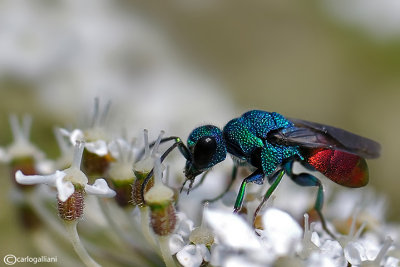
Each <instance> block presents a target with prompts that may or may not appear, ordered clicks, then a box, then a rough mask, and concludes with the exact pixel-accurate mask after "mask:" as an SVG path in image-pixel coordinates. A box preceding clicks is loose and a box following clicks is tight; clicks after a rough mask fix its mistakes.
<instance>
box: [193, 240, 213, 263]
mask: <svg viewBox="0 0 400 267" xmlns="http://www.w3.org/2000/svg"><path fill="white" fill-rule="evenodd" d="M196 249H197V251H199V252H200V254H201V256H202V257H203V260H204V261H206V262H209V261H210V258H211V254H210V251H209V250H208V248H207V247H206V245H204V244H199V245H196Z"/></svg>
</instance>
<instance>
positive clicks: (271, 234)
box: [260, 208, 302, 255]
mask: <svg viewBox="0 0 400 267" xmlns="http://www.w3.org/2000/svg"><path fill="white" fill-rule="evenodd" d="M262 221H263V226H264V230H262V231H260V232H261V235H262V236H263V238H265V239H266V240H267V242H268V243H269V244H271V246H272V247H273V249H274V251H275V252H276V254H277V255H286V254H290V251H292V252H294V251H295V248H296V246H297V245H298V244H299V242H300V240H301V237H302V229H301V227H300V225H299V224H298V223H297V222H296V221H295V220H294V219H293V218H292V217H291V216H290V215H289V214H288V213H286V212H284V211H281V210H278V209H275V208H269V209H267V210H266V212H265V213H264V214H263V216H262Z"/></svg>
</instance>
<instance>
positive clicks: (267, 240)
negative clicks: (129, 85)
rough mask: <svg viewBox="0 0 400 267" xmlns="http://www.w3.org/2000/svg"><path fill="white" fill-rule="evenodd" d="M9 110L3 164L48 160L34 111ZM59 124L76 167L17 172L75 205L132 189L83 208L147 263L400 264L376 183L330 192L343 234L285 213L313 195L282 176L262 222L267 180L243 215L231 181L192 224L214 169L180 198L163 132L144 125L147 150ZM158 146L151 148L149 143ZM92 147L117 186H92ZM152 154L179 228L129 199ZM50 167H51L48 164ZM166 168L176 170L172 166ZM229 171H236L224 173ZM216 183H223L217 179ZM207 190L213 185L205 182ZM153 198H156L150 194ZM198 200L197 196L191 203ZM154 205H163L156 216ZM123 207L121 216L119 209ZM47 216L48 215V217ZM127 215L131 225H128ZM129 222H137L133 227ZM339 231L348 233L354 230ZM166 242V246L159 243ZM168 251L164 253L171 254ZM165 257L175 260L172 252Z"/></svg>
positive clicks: (332, 223) (330, 211) (101, 182)
mask: <svg viewBox="0 0 400 267" xmlns="http://www.w3.org/2000/svg"><path fill="white" fill-rule="evenodd" d="M95 117H96V116H95ZM11 118H12V119H11V125H12V128H13V133H14V143H13V144H12V145H10V146H9V147H8V148H4V149H2V151H3V152H2V156H3V158H2V159H3V162H6V163H8V164H11V165H12V164H15V162H18V160H19V159H26V158H32V159H33V160H32V164H33V162H36V163H40V161H48V160H45V159H44V154H43V153H41V152H38V151H39V150H38V149H37V148H35V149H33V148H34V147H35V146H34V145H33V144H31V143H30V141H29V129H30V119H29V118H28V117H27V118H26V119H24V122H23V124H22V126H21V125H19V123H18V120H17V119H16V117H15V116H12V117H11ZM92 126H93V125H92ZM103 127H104V126H103V125H99V124H96V126H95V128H96V132H97V133H99V132H103V130H102V128H103ZM57 132H58V134H57V136H58V140H59V144H60V146H61V151H63V154H62V155H61V157H66V155H70V157H66V158H68V159H69V164H67V166H69V167H66V168H64V169H60V170H53V174H47V175H41V174H40V171H37V174H34V175H32V174H31V173H30V174H31V175H25V174H24V170H23V168H22V170H16V173H15V179H16V181H17V182H18V183H20V184H25V185H33V184H39V183H43V184H47V185H50V186H52V187H55V188H56V189H57V196H58V200H59V201H61V202H65V203H75V202H74V201H76V200H70V199H71V198H72V197H73V198H76V196H75V195H74V194H75V192H76V190H78V189H79V188H83V189H84V192H85V193H86V194H93V195H99V196H102V197H106V198H113V197H115V196H116V194H117V196H116V200H117V198H118V194H124V193H123V192H124V191H123V190H122V191H121V188H125V189H124V190H126V189H127V190H128V195H126V194H125V195H124V197H126V198H128V200H127V201H125V202H124V204H123V205H120V206H118V205H116V204H115V203H114V204H111V203H109V204H105V203H104V202H102V201H101V202H100V206H101V208H100V209H99V208H98V207H97V208H96V207H95V206H92V203H90V201H88V202H87V205H90V208H89V209H86V210H87V211H86V212H88V216H87V217H86V218H91V217H92V216H93V213H96V214H97V215H96V216H98V215H99V214H103V216H105V217H106V218H107V220H106V222H103V223H102V226H101V225H98V224H93V225H92V226H91V228H92V230H93V229H95V228H96V227H101V229H108V230H109V231H112V232H113V231H115V232H116V233H118V236H119V237H120V242H122V243H127V244H129V246H131V247H133V249H134V251H136V254H133V257H139V258H140V259H141V261H140V262H141V264H144V265H147V264H148V265H151V264H154V263H155V262H158V261H159V260H160V259H161V258H162V260H163V261H164V263H165V264H166V265H167V266H174V265H175V264H176V265H181V266H185V267H200V266H205V265H209V266H224V267H225V266H242V265H246V266H255V267H256V266H315V267H316V266H347V265H348V264H351V265H352V266H385V267H395V266H398V265H399V263H400V256H399V255H400V249H399V244H398V241H399V237H400V226H399V225H390V224H387V223H385V218H384V209H385V208H384V207H385V202H384V201H383V200H382V198H380V197H377V196H376V195H375V194H373V193H371V192H370V191H364V192H362V191H353V190H342V191H340V192H339V193H337V194H336V195H335V196H334V197H331V199H332V200H331V201H330V202H329V203H327V204H326V215H327V219H328V227H329V228H330V229H335V230H334V231H333V232H334V234H335V235H336V236H337V240H334V239H332V238H331V237H330V236H329V235H328V234H327V233H326V232H324V230H323V229H322V226H321V224H320V223H319V222H312V223H311V224H310V223H309V220H310V218H309V215H308V214H307V213H306V214H305V215H304V226H303V227H301V223H299V220H296V219H294V218H295V217H296V215H293V214H292V215H291V214H290V213H288V212H285V211H283V209H285V210H288V211H294V210H296V209H297V210H298V209H300V210H304V209H306V206H307V205H309V203H312V201H313V199H312V198H310V197H308V195H307V194H303V195H302V194H300V195H296V193H294V192H293V193H291V192H292V191H290V190H293V189H291V187H290V186H289V187H288V188H285V187H287V185H285V183H283V185H282V186H283V187H284V188H281V189H283V190H278V191H277V192H276V194H278V195H279V194H280V193H282V194H287V199H286V201H284V202H282V203H283V205H282V203H279V201H278V200H276V201H275V196H273V197H272V198H271V199H270V200H269V202H267V207H266V209H264V211H262V213H261V216H260V223H259V225H258V226H257V227H256V229H255V228H254V227H253V226H252V213H253V212H254V210H255V207H256V206H257V205H258V203H259V201H260V199H261V195H262V194H260V191H259V190H254V188H258V189H259V188H262V187H260V186H258V187H256V186H254V187H253V188H251V187H250V188H249V190H248V192H247V197H246V200H245V202H246V205H245V211H244V213H241V214H234V213H232V205H233V204H232V202H233V200H232V194H233V196H234V194H235V193H236V191H235V190H236V189H235V187H233V189H232V191H229V192H228V193H226V194H225V196H224V197H223V198H222V199H220V200H218V201H217V202H214V203H210V208H205V209H204V211H203V219H202V223H201V225H200V226H199V227H194V225H195V223H194V222H193V221H195V220H196V219H197V217H198V215H197V214H196V213H193V210H196V209H195V208H194V206H193V205H197V206H201V202H202V200H204V199H205V198H207V197H205V196H204V195H203V196H202V194H196V193H195V192H196V191H197V189H199V191H201V189H202V188H203V189H204V188H206V187H207V186H208V185H209V184H208V182H207V181H208V180H211V181H215V180H216V181H221V182H222V180H221V177H220V173H218V172H217V171H216V172H215V173H213V172H212V173H210V174H209V176H211V177H207V178H206V181H205V182H204V184H202V185H200V186H199V188H196V190H194V191H193V193H194V194H192V193H191V194H190V195H188V196H187V195H186V194H182V195H181V196H174V194H175V193H174V192H176V191H177V188H171V189H169V188H167V187H165V186H164V185H162V183H163V182H162V177H163V173H164V175H165V174H166V172H168V168H164V167H163V166H162V165H160V161H159V157H160V154H158V153H159V152H158V151H159V150H160V148H159V146H160V141H161V139H162V136H163V134H164V133H163V132H161V134H160V135H159V137H158V139H157V140H156V141H155V142H154V143H153V145H151V144H150V143H149V141H148V136H147V131H145V135H144V136H145V146H144V149H138V148H137V146H136V145H135V143H136V142H135V138H134V139H133V141H132V142H128V141H126V140H125V139H123V138H118V139H115V140H112V141H107V139H106V137H105V135H104V134H97V135H96V134H93V132H94V131H93V129H92V128H90V127H89V128H88V129H85V130H80V129H75V130H72V131H67V130H64V129H61V130H58V131H57ZM88 133H89V134H88ZM103 138H104V139H103ZM85 140H87V142H85ZM151 146H153V150H152V151H151ZM15 147H18V148H19V150H18V151H19V152H18V153H16V152H15V151H16V149H15ZM71 150H73V153H72V156H71V154H70V153H67V152H70V151H71ZM84 150H86V152H84ZM39 155H40V156H39ZM88 155H95V156H96V157H97V158H96V157H95V159H97V160H98V159H100V163H101V164H104V162H105V161H104V160H105V159H108V160H109V162H108V163H109V166H108V168H105V169H104V170H105V171H104V173H103V174H102V175H104V176H105V177H106V178H107V179H108V183H112V185H113V187H114V190H115V191H114V190H113V189H110V187H109V186H108V184H107V182H106V180H105V179H103V178H101V179H96V180H94V182H93V184H89V180H90V178H88V173H85V172H86V171H87V170H88V169H81V165H82V166H83V165H84V164H83V162H84V161H85V159H84V157H88ZM154 159H155V160H156V163H157V162H158V165H156V168H155V177H156V185H155V186H154V187H152V189H150V190H149V193H151V194H152V195H154V194H156V195H157V193H154V192H153V191H156V190H158V189H156V188H163V190H164V191H165V190H168V192H169V193H168V201H175V206H176V209H177V211H176V214H175V215H174V214H173V213H174V212H175V210H174V209H168V210H167V211H166V212H165V213H163V214H162V216H164V217H163V218H164V219H162V220H161V222H162V221H164V220H168V221H169V224H168V225H169V226H172V227H173V229H163V227H165V225H157V224H155V222H156V221H157V216H158V215H157V212H158V211H159V210H158V208H156V209H151V211H149V210H148V209H146V207H140V214H138V213H137V211H136V209H135V208H134V206H133V204H132V197H135V193H134V191H133V192H131V190H132V188H135V183H136V182H138V180H139V178H137V177H135V174H134V170H136V171H137V172H138V173H148V172H149V171H150V170H151V169H152V168H153V166H154ZM171 159H172V160H170V158H168V159H167V160H166V161H167V162H168V164H177V163H174V161H173V158H171ZM137 160H139V161H137ZM66 161H68V160H64V161H63V162H64V166H65V162H66ZM56 162H58V161H56ZM85 164H88V163H85ZM92 164H93V163H92ZM95 164H98V163H95ZM101 164H100V165H101ZM34 165H40V164H34ZM17 166H18V165H17ZM24 166H25V165H23V167H24ZM49 166H52V168H56V167H55V166H57V164H56V163H54V164H50V165H49ZM25 167H26V166H25ZM89 167H90V166H89ZM33 168H34V167H33ZM46 170H47V171H49V168H47V169H46ZM89 176H90V177H92V176H91V175H89ZM168 176H171V174H169V175H168ZM225 176H229V175H227V174H225ZM172 179H177V180H180V177H169V178H168V181H167V184H169V185H170V186H171V184H176V181H172ZM125 183H127V184H128V187H123V186H124V185H125ZM164 183H165V181H164ZM140 186H141V185H140ZM195 186H196V185H195ZM77 188H78V189H77ZM140 188H141V187H140ZM219 189H222V188H220V187H219ZM133 190H134V189H133ZM206 190H208V189H207V188H206ZM116 192H117V193H116ZM125 193H126V192H125ZM156 195H154V196H156ZM157 196H159V195H157ZM119 197H121V196H119ZM136 197H140V194H139V195H137V194H136ZM291 197H293V198H294V199H292V198H291ZM145 198H146V195H145ZM149 198H150V196H147V199H149ZM161 198H162V197H157V201H151V202H154V203H155V204H156V207H159V206H157V205H163V204H162V203H164V200H163V199H161ZM289 198H290V199H289ZM301 198H303V199H301ZM152 199H155V198H154V197H152ZM174 199H175V200H174ZM233 199H234V198H233ZM279 199H281V198H279ZM30 200H31V199H30V198H29V197H27V201H30ZM88 200H89V199H88ZM188 200H190V201H188ZM293 200H295V201H293ZM68 201H72V202H68ZM195 202H196V204H194V203H195ZM59 203H60V202H59ZM121 203H123V202H119V201H118V204H121ZM304 203H308V204H304ZM68 205H70V204H68ZM71 205H72V204H71ZM34 206H35V205H34ZM278 206H279V207H280V208H278ZM79 207H82V206H79ZM282 208H283V209H282ZM62 210H63V211H65V210H67V211H69V212H70V210H68V208H66V207H63V209H62ZM154 210H155V211H156V213H154V214H152V212H154ZM188 210H192V212H186V211H188ZM304 211H305V210H304ZM304 211H303V212H304ZM149 212H150V213H149ZM171 212H172V214H171ZM91 214H92V215H91ZM122 214H124V215H123V216H121V215H122ZM149 214H152V215H151V216H152V217H151V218H152V219H151V221H150V220H149V217H148V216H149ZM193 214H194V215H193ZM39 215H42V216H43V212H39ZM131 216H133V219H128V221H124V220H122V219H121V218H125V219H126V218H129V217H131ZM170 216H172V217H170ZM331 218H333V219H331ZM44 219H45V220H46V218H44ZM47 219H49V218H47ZM175 221H176V223H175ZM126 223H128V225H129V226H123V225H125V224H126ZM121 224H122V226H121ZM154 224H155V225H154ZM96 225H97V226H96ZM150 225H152V227H156V228H157V230H158V231H160V233H164V232H165V233H168V234H166V236H163V237H160V240H159V242H160V246H161V251H162V255H161V254H159V250H158V249H157V248H156V247H157V244H156V242H155V239H154V238H155V237H154V235H153V231H152V230H150V229H148V228H149V226H150ZM168 225H167V227H168ZM146 228H147V230H146ZM127 229H131V230H129V231H128V230H127ZM340 232H347V234H341V233H340ZM76 236H77V235H76ZM82 236H85V233H82ZM165 240H166V241H167V242H166V243H165V244H166V246H167V247H165V246H164V247H163V245H161V244H163V242H164V241H165ZM138 243H139V244H140V245H138ZM103 249H110V251H112V250H113V248H107V246H106V247H103ZM76 251H77V253H78V255H80V257H81V258H82V260H83V261H84V262H85V264H87V265H90V264H91V263H90V262H92V259H91V258H89V259H88V257H85V256H81V255H88V254H87V252H85V250H84V249H82V247H79V246H78V247H77V248H76ZM82 251H83V252H82ZM85 253H86V254H85ZM165 253H167V256H166V254H165ZM168 255H169V256H168ZM168 257H170V258H169V259H168ZM85 258H86V260H85ZM134 259H135V258H134ZM93 262H94V261H93ZM157 264H158V263H157ZM142 266H143V265H142Z"/></svg>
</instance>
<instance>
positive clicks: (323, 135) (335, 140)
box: [269, 119, 380, 158]
mask: <svg viewBox="0 0 400 267" xmlns="http://www.w3.org/2000/svg"><path fill="white" fill-rule="evenodd" d="M289 120H290V121H291V122H293V123H294V127H289V128H282V129H278V130H274V131H271V133H270V134H269V138H270V141H271V142H274V143H277V144H283V145H299V146H302V147H308V148H329V149H332V150H342V151H345V152H349V153H353V154H357V155H359V156H360V157H363V158H377V157H379V155H380V145H379V144H378V143H377V142H375V141H373V140H371V139H368V138H365V137H361V136H359V135H356V134H353V133H351V132H348V131H345V130H343V129H339V128H336V127H333V126H328V125H323V124H319V123H316V122H309V121H303V120H299V119H289Z"/></svg>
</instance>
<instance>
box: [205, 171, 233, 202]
mask: <svg viewBox="0 0 400 267" xmlns="http://www.w3.org/2000/svg"><path fill="white" fill-rule="evenodd" d="M237 172H238V166H237V165H236V164H234V165H233V168H232V175H231V180H230V182H229V184H228V186H227V187H226V189H225V190H224V192H222V193H221V194H219V195H218V196H217V197H215V198H212V199H205V200H203V201H202V204H203V205H204V203H207V202H208V203H212V202H215V201H217V200H219V199H220V198H222V197H223V196H224V195H225V194H226V192H228V191H229V189H230V188H231V186H232V184H233V182H234V181H235V179H236V175H237Z"/></svg>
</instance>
